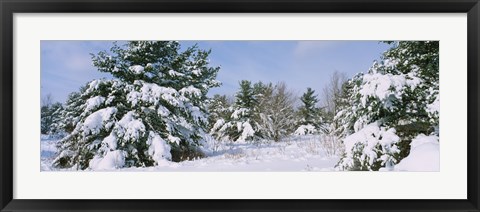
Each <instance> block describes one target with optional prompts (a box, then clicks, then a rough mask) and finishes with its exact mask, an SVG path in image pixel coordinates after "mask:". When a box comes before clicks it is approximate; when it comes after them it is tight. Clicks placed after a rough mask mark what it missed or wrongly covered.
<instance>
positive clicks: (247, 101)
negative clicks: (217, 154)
mask: <svg viewBox="0 0 480 212" xmlns="http://www.w3.org/2000/svg"><path fill="white" fill-rule="evenodd" d="M256 102H257V101H256V98H255V95H254V92H253V87H252V83H251V82H250V81H248V80H242V81H240V90H239V91H238V92H237V94H236V95H235V103H234V105H233V106H232V107H231V108H230V110H231V111H232V112H231V116H230V117H229V118H228V119H227V120H224V119H219V120H217V122H216V123H215V125H214V126H213V128H212V130H211V131H210V133H211V134H212V135H214V136H215V138H216V139H217V140H220V141H240V142H244V141H252V140H254V138H255V136H256V135H255V132H258V130H256V129H257V124H256V123H255V122H254V120H253V114H254V110H255V108H254V107H255V105H256Z"/></svg>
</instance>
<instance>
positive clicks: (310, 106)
mask: <svg viewBox="0 0 480 212" xmlns="http://www.w3.org/2000/svg"><path fill="white" fill-rule="evenodd" d="M300 100H301V101H302V104H303V105H302V106H300V108H299V110H298V115H299V117H300V120H299V121H298V123H297V126H298V127H297V130H295V132H294V134H295V135H309V134H317V133H319V131H320V125H321V123H322V117H321V116H320V109H319V108H317V106H316V105H317V103H318V99H317V95H315V90H313V89H312V88H307V91H306V92H305V93H303V95H302V97H301V98H300Z"/></svg>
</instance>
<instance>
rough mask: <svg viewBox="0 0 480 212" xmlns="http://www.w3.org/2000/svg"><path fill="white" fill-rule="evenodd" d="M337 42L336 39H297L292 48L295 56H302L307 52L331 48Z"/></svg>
mask: <svg viewBox="0 0 480 212" xmlns="http://www.w3.org/2000/svg"><path fill="white" fill-rule="evenodd" d="M338 43H339V42H338V41H298V42H297V45H296V46H295V49H294V54H295V55H296V56H304V55H307V54H308V53H312V52H315V51H320V50H325V49H328V48H331V47H333V46H335V45H337V44H338Z"/></svg>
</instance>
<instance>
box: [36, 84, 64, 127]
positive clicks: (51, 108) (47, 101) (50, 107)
mask: <svg viewBox="0 0 480 212" xmlns="http://www.w3.org/2000/svg"><path fill="white" fill-rule="evenodd" d="M62 110H63V105H62V104H61V103H59V102H55V103H54V102H53V97H52V95H51V94H48V95H47V96H45V97H43V98H42V103H41V107H40V116H41V117H40V132H41V133H42V134H56V133H58V132H59V131H58V123H59V122H60V120H61V118H60V117H61V115H60V113H61V111H62Z"/></svg>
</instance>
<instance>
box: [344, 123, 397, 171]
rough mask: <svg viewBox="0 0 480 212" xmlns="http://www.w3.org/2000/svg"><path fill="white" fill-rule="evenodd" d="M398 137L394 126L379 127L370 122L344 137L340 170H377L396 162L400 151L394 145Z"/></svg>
mask: <svg viewBox="0 0 480 212" xmlns="http://www.w3.org/2000/svg"><path fill="white" fill-rule="evenodd" d="M399 141H400V138H399V137H398V136H397V135H396V134H395V129H394V128H389V129H387V128H385V127H380V126H379V125H378V123H376V122H374V123H371V124H369V125H367V126H365V127H364V128H362V129H361V130H359V131H358V132H356V133H353V134H351V135H349V136H347V137H346V138H345V139H344V144H345V150H346V154H345V155H344V157H343V158H342V159H341V160H340V162H339V168H340V169H342V170H350V171H360V170H369V171H372V170H379V169H380V168H381V167H385V166H392V165H393V164H395V163H396V162H397V160H396V159H395V158H396V154H398V153H399V152H400V150H399V149H398V146H397V145H396V144H397V143H398V142H399Z"/></svg>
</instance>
